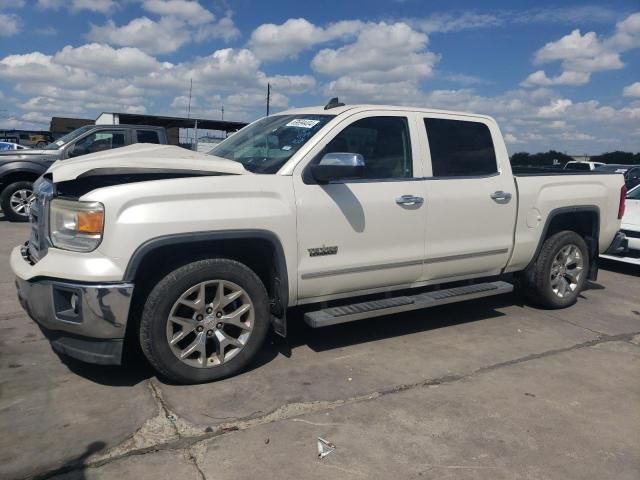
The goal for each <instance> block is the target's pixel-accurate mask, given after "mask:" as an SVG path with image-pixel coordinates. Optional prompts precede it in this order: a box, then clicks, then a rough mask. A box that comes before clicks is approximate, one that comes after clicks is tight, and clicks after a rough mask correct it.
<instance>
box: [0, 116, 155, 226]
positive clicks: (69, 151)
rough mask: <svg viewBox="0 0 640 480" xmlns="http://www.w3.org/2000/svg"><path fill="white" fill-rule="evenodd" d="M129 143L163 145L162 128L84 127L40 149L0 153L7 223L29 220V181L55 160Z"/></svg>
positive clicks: (0, 197)
mask: <svg viewBox="0 0 640 480" xmlns="http://www.w3.org/2000/svg"><path fill="white" fill-rule="evenodd" d="M133 143H159V144H166V143H167V134H166V131H165V129H164V128H162V127H151V126H143V125H87V126H84V127H80V128H78V129H77V130H74V131H73V132H71V133H68V134H67V135H65V136H64V137H61V138H59V139H58V140H56V141H55V142H53V143H50V144H49V145H47V146H46V147H44V148H42V149H33V150H18V151H8V152H0V207H1V208H2V212H3V213H4V215H5V217H6V218H7V219H8V220H11V221H14V222H26V221H28V220H29V205H30V203H31V201H32V197H33V182H34V181H35V180H36V179H37V178H38V177H39V176H40V175H42V174H43V173H44V172H46V171H47V169H48V168H49V166H50V165H51V164H52V163H53V162H55V161H57V160H65V159H67V158H75V157H79V156H81V155H86V154H88V153H96V152H102V151H104V150H110V149H113V148H118V147H124V146H125V145H131V144H133Z"/></svg>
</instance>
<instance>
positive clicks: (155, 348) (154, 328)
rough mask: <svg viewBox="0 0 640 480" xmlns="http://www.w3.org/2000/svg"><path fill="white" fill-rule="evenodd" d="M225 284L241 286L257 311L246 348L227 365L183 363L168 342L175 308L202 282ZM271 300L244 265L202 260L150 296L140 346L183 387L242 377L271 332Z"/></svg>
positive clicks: (175, 273) (162, 282)
mask: <svg viewBox="0 0 640 480" xmlns="http://www.w3.org/2000/svg"><path fill="white" fill-rule="evenodd" d="M209 280H225V281H229V282H233V283H235V284H236V285H238V286H240V287H241V288H242V289H244V290H245V292H246V293H247V294H248V296H249V298H250V299H251V303H252V304H253V308H254V325H253V329H252V331H251V334H250V336H249V338H248V339H247V341H246V344H245V345H244V347H243V348H242V349H241V350H240V351H239V352H238V353H237V355H235V356H234V357H233V358H231V359H230V360H228V361H226V362H225V363H222V364H219V365H216V366H212V367H206V368H199V367H194V366H191V365H187V364H186V363H183V362H182V361H181V360H179V359H178V358H177V356H176V355H175V354H174V353H173V351H172V350H171V347H170V346H169V343H168V341H167V333H166V329H167V322H168V317H169V314H170V313H171V309H172V306H173V305H174V303H175V302H176V301H177V300H178V298H179V297H180V296H181V295H182V294H183V293H184V292H186V291H187V290H188V289H189V288H191V287H193V286H194V285H197V284H199V283H200V282H204V281H209ZM269 325H270V315H269V298H268V295H267V292H266V290H265V288H264V285H263V284H262V282H261V281H260V279H259V278H258V276H257V275H256V274H255V273H254V272H253V271H252V270H250V269H249V268H248V267H246V266H245V265H243V264H242V263H239V262H236V261H234V260H228V259H223V258H216V259H208V260H199V261H196V262H193V263H189V264H187V265H184V266H182V267H180V268H178V269H176V270H174V271H172V272H171V273H169V274H168V275H167V276H166V277H164V278H163V279H162V280H160V282H158V284H157V285H156V286H155V287H154V288H153V290H152V291H151V293H150V294H149V296H148V298H147V300H146V302H145V305H144V309H143V312H142V319H141V321H140V345H141V347H142V351H143V352H144V354H145V356H146V357H147V359H148V360H149V362H150V363H151V365H152V366H153V367H154V368H155V369H156V370H157V371H158V372H159V373H160V374H161V375H163V376H165V377H166V378H168V379H170V380H172V381H174V382H177V383H183V384H194V383H204V382H210V381H213V380H219V379H222V378H225V377H229V376H232V375H235V374H237V373H239V372H240V371H241V370H242V369H243V368H245V367H246V366H247V364H248V363H249V362H250V361H251V360H252V359H253V357H254V356H255V355H256V354H257V353H258V351H259V349H260V347H261V346H262V344H263V343H264V340H265V338H266V336H267V333H268V331H269Z"/></svg>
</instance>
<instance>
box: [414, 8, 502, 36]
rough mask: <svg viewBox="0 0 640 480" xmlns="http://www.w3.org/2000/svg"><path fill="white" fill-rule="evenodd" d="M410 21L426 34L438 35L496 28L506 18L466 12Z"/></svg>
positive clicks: (493, 14) (439, 14)
mask: <svg viewBox="0 0 640 480" xmlns="http://www.w3.org/2000/svg"><path fill="white" fill-rule="evenodd" d="M409 21H410V22H411V23H412V25H414V26H415V27H416V28H418V29H420V30H422V31H423V32H425V33H436V32H457V31H460V30H469V29H475V28H486V27H495V26H498V25H502V24H503V23H504V18H503V16H501V15H498V14H496V13H478V12H474V11H464V12H458V13H434V14H433V15H431V16H429V17H427V18H424V19H412V20H409Z"/></svg>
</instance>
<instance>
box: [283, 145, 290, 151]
mask: <svg viewBox="0 0 640 480" xmlns="http://www.w3.org/2000/svg"><path fill="white" fill-rule="evenodd" d="M282 150H291V145H285V146H284V147H282Z"/></svg>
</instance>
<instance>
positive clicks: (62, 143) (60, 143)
mask: <svg viewBox="0 0 640 480" xmlns="http://www.w3.org/2000/svg"><path fill="white" fill-rule="evenodd" d="M56 145H58V146H59V147H60V146H61V145H64V142H63V141H62V140H58V141H57V142H56Z"/></svg>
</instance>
